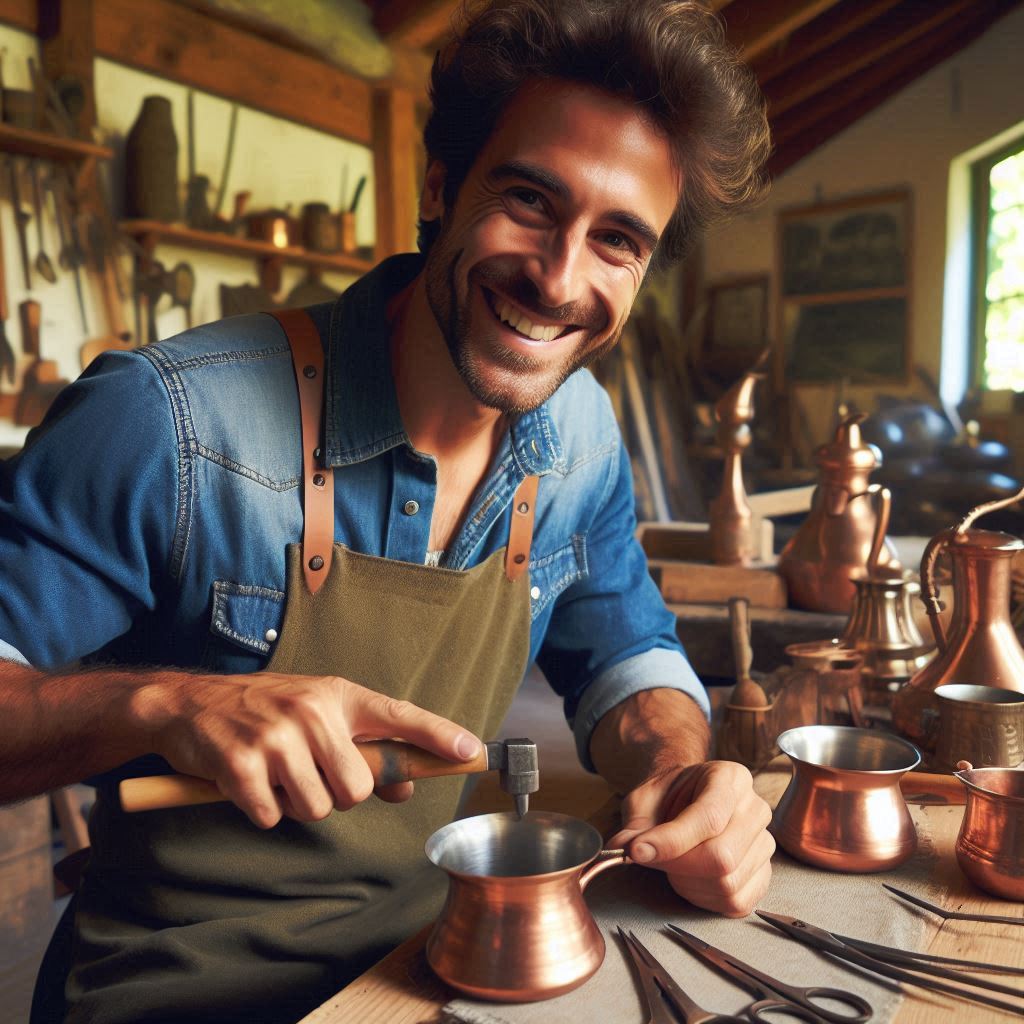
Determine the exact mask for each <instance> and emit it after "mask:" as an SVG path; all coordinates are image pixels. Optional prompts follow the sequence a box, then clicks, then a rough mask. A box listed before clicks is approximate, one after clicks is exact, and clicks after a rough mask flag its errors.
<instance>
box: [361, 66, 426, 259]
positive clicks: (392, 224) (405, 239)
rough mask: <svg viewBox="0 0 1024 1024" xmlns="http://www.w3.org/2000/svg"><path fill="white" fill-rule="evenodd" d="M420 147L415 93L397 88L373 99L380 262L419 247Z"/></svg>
mask: <svg viewBox="0 0 1024 1024" xmlns="http://www.w3.org/2000/svg"><path fill="white" fill-rule="evenodd" d="M418 145H420V138H419V133H418V132H417V130H416V102H415V97H414V96H413V94H412V92H410V91H409V90H408V89H403V88H396V87H394V86H387V87H384V88H381V89H379V90H378V91H377V92H376V94H375V95H374V98H373V161H374V179H375V181H376V199H377V248H376V254H375V255H376V258H377V259H378V260H380V259H383V258H384V257H385V256H393V255H394V254H395V253H399V252H409V251H411V250H413V249H415V247H416V221H417V207H418V203H417V196H418V194H419V185H420V183H419V182H417V181H416V147H417V146H418Z"/></svg>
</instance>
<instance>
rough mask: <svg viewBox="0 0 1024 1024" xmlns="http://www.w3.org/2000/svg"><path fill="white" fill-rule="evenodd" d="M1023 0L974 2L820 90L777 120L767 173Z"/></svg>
mask: <svg viewBox="0 0 1024 1024" xmlns="http://www.w3.org/2000/svg"><path fill="white" fill-rule="evenodd" d="M1018 2H1019V0H994V2H983V3H978V2H977V0H975V4H974V5H973V9H972V11H971V13H970V14H969V15H966V16H965V17H964V18H962V19H960V20H958V21H957V22H956V23H954V24H952V25H950V26H948V27H947V28H946V29H945V30H944V31H942V32H939V33H934V34H933V35H932V36H930V37H928V38H927V39H921V40H919V41H918V42H917V43H916V44H915V45H913V46H911V47H908V48H907V49H906V50H905V51H903V52H901V53H900V54H898V55H897V56H896V57H895V58H894V59H892V60H890V61H889V62H887V64H886V65H885V66H877V67H875V68H871V69H869V70H867V71H865V72H863V73H862V74H861V75H858V76H857V77H855V78H852V79H848V80H846V81H844V82H843V85H842V88H841V89H836V90H831V91H829V92H827V93H823V94H819V95H818V96H815V97H813V98H811V99H810V100H808V101H807V102H806V103H805V104H804V105H802V106H801V107H800V108H799V109H794V110H793V111H792V112H791V113H790V114H787V115H785V116H784V117H780V118H778V119H777V120H774V121H773V123H772V131H773V136H774V138H775V143H776V148H775V150H774V152H773V153H772V155H771V157H770V158H769V161H768V171H769V173H770V174H771V175H772V177H778V176H779V175H780V174H783V173H784V172H785V171H787V170H789V169H790V168H791V167H793V165H794V164H796V163H798V162H799V161H800V160H802V159H803V158H804V157H805V156H808V155H809V154H810V153H812V152H813V151H814V150H816V149H817V148H818V147H819V146H821V145H823V144H824V143H826V142H828V141H829V140H830V139H832V138H833V137H834V136H836V135H838V134H839V133H840V132H842V131H843V130H844V129H846V128H848V127H850V125H852V124H853V123H854V122H856V121H858V120H859V119H860V118H862V117H864V116H865V115H866V114H868V113H870V112H871V111H872V110H874V109H875V108H876V107H878V106H881V104H883V103H884V102H885V101H886V100H888V99H891V98H892V97H893V96H894V95H895V94H896V93H897V92H899V90H900V89H902V88H904V87H905V86H907V85H909V84H910V83H911V82H913V81H914V80H915V79H917V78H919V77H920V76H921V75H923V74H925V73H926V72H927V71H930V70H931V69H932V68H934V67H936V66H937V65H938V64H941V63H942V62H943V61H944V60H948V59H949V58H950V57H952V56H953V55H954V54H956V53H957V52H959V51H960V50H962V49H963V48H964V47H965V46H967V45H968V44H969V43H971V42H973V41H974V40H975V39H976V38H977V37H978V36H980V35H981V34H982V33H983V32H984V31H986V30H987V29H988V28H989V27H990V26H991V25H992V24H993V23H994V22H995V21H996V20H998V19H999V18H1000V17H1002V15H1004V14H1006V13H1007V12H1008V11H1009V10H1010V9H1012V8H1013V7H1014V6H1016V5H1017V3H1018Z"/></svg>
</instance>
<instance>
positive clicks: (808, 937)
mask: <svg viewBox="0 0 1024 1024" xmlns="http://www.w3.org/2000/svg"><path fill="white" fill-rule="evenodd" d="M754 913H756V914H757V916H758V917H759V918H761V920H762V921H767V922H768V923H769V924H770V925H774V926H775V927H776V928H778V929H779V931H781V932H782V933H783V934H785V935H788V936H789V937H790V938H791V939H796V940H797V941H798V942H802V943H803V944H804V945H805V946H810V947H812V948H813V949H818V950H821V951H822V952H824V953H828V954H830V955H831V956H834V957H836V958H837V959H839V960H845V961H846V962H847V963H851V964H854V965H856V966H857V967H861V968H863V969H864V970H867V971H871V972H872V973H874V974H880V975H881V976H882V977H883V978H892V979H893V980H894V981H902V982H906V983H907V984H909V985H917V986H918V987H919V988H923V989H925V990H927V991H931V992H944V993H946V994H947V995H953V996H959V997H960V998H961V999H967V1000H969V1001H970V1002H974V1003H981V1004H982V1005H984V1006H995V1007H997V1008H998V1009H1000V1010H1011V1011H1013V1012H1014V1013H1017V1014H1020V1013H1022V1012H1024V1010H1022V1008H1021V1005H1020V1004H1019V1003H1016V1004H1015V1003H1008V1002H1006V1001H1005V1000H1002V999H995V998H993V997H992V996H987V995H983V994H982V993H981V992H970V991H968V990H967V989H966V988H961V987H960V986H961V985H968V986H971V987H972V988H983V989H988V990H989V991H990V992H1005V993H1007V994H1008V995H1012V996H1016V997H1017V998H1018V999H1021V998H1024V989H1019V988H1014V987H1013V986H1011V985H1004V984H1002V983H1001V982H997V981H989V980H987V979H985V978H979V977H977V975H974V974H971V973H970V972H968V971H957V970H954V969H952V968H951V967H948V966H941V965H943V964H965V963H967V961H964V960H955V959H953V958H951V957H941V956H931V955H929V954H927V953H917V952H915V951H914V950H905V949H895V948H893V947H891V946H880V945H877V944H876V943H873V942H865V941H863V940H862V939H851V938H849V936H846V935H835V934H833V933H832V932H829V931H825V929H824V928H815V926H814V925H813V924H808V923H807V922H806V921H801V920H800V919H799V918H798V917H785V916H784V915H782V914H768V913H765V912H764V911H762V910H756V911H754ZM970 963H971V966H972V967H974V968H975V970H978V969H981V970H986V969H995V970H1003V971H1012V972H1014V973H1017V972H1016V971H1015V969H1013V968H1008V967H1007V966H1006V965H1000V964H982V963H974V962H970ZM915 972H919V973H915ZM922 975H923V976H922ZM940 978H945V979H947V980H949V981H956V982H958V983H959V984H958V985H947V984H946V983H945V982H944V981H940V980H939V979H940ZM819 1012H820V1011H819Z"/></svg>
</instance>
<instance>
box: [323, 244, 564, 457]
mask: <svg viewBox="0 0 1024 1024" xmlns="http://www.w3.org/2000/svg"><path fill="white" fill-rule="evenodd" d="M423 263H424V259H423V256H422V255H420V254H419V253H406V254H403V255H401V256H392V257H390V258H389V259H386V260H384V261H383V262H382V263H380V264H379V265H378V266H377V267H375V268H374V269H373V270H371V271H370V272H369V273H368V274H366V275H365V276H364V277H362V278H360V279H359V280H358V281H356V282H355V284H353V285H352V286H351V287H349V288H348V289H346V291H345V292H344V294H343V295H341V296H340V297H339V298H338V300H337V301H336V302H335V304H334V307H333V309H332V310H331V320H330V330H329V342H328V350H327V402H326V406H327V407H326V412H325V441H326V449H327V451H326V462H327V465H328V466H332V467H333V466H345V465H350V464H352V463H355V462H362V461H364V460H366V459H369V458H373V457H374V456H375V455H380V454H381V453H382V452H385V451H388V450H389V449H391V448H394V447H396V446H397V445H400V444H407V445H409V446H410V447H411V442H410V441H409V437H408V435H407V434H406V432H405V427H404V426H403V425H402V417H401V413H400V412H399V409H398V397H397V395H396V394H395V382H394V378H393V376H392V374H391V347H390V329H389V327H388V322H387V315H386V314H387V304H388V302H389V301H390V300H391V298H392V297H393V296H394V295H397V294H398V293H399V292H400V291H401V290H402V289H403V288H405V287H406V286H407V285H408V284H409V283H410V282H411V281H412V280H413V279H414V278H415V277H416V275H417V274H419V273H420V272H421V271H422V270H423ZM510 443H511V448H512V453H513V457H514V458H515V460H516V462H517V463H518V464H519V466H520V467H521V469H522V471H523V473H524V474H526V475H530V474H537V475H543V474H545V473H548V472H550V471H551V469H552V468H553V467H554V466H555V464H556V463H557V462H559V461H560V459H561V457H562V448H561V444H560V442H559V440H558V431H557V429H556V427H555V423H554V421H553V419H552V418H551V415H550V413H549V411H548V406H547V403H545V404H544V405H541V406H540V407H539V408H537V409H533V410H531V411H530V412H527V413H524V414H523V415H522V416H520V417H518V418H517V420H516V421H515V422H514V423H513V424H512V428H511V431H510Z"/></svg>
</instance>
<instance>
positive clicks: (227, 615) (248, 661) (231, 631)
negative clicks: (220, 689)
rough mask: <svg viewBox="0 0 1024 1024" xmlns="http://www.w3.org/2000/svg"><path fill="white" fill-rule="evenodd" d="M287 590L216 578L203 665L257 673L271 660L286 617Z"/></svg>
mask: <svg viewBox="0 0 1024 1024" xmlns="http://www.w3.org/2000/svg"><path fill="white" fill-rule="evenodd" d="M284 598H285V595H284V591H283V590H274V589H272V588H270V587H259V586H254V585H251V584H245V583H230V582H228V581H227V580H214V583H213V609H212V611H211V613H210V632H209V635H208V637H207V643H206V649H205V650H204V652H203V659H202V660H203V667H204V668H209V669H212V670H214V671H216V672H257V671H259V670H260V669H262V668H264V667H265V666H266V664H267V662H268V661H269V660H270V656H271V654H272V653H273V649H274V645H275V643H276V641H277V638H278V636H279V635H280V633H281V623H282V620H283V619H284V605H285V601H284Z"/></svg>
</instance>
